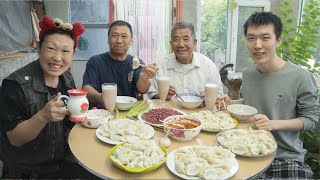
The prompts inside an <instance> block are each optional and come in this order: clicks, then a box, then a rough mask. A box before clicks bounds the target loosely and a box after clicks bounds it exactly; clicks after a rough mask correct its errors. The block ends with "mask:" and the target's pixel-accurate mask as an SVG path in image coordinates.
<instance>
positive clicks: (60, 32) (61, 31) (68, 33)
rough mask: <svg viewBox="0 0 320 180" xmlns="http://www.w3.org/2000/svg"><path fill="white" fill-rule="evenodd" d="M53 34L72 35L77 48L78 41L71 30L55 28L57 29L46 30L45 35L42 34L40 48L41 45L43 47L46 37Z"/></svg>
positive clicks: (74, 46)
mask: <svg viewBox="0 0 320 180" xmlns="http://www.w3.org/2000/svg"><path fill="white" fill-rule="evenodd" d="M51 34H64V35H68V36H70V38H71V39H72V40H73V43H74V45H73V49H76V47H77V45H76V42H75V41H74V38H73V36H72V33H71V31H65V30H63V29H55V30H49V31H46V32H45V33H44V34H43V36H41V37H40V39H39V48H40V49H41V47H42V44H43V42H44V39H45V38H46V37H47V36H49V35H51Z"/></svg>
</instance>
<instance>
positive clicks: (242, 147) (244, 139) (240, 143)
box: [217, 128, 277, 156]
mask: <svg viewBox="0 0 320 180" xmlns="http://www.w3.org/2000/svg"><path fill="white" fill-rule="evenodd" d="M217 141H218V142H219V143H220V144H221V145H222V146H224V147H226V148H228V149H230V150H231V151H232V152H233V153H235V154H238V155H243V156H263V155H268V154H270V153H272V152H274V151H275V150H276V149H277V143H276V142H275V141H274V140H273V139H272V138H271V137H270V136H269V135H268V131H265V130H252V129H251V128H249V129H248V130H245V129H232V130H228V131H225V132H222V133H219V134H218V136H217Z"/></svg>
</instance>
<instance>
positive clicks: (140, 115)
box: [137, 108, 187, 128]
mask: <svg viewBox="0 0 320 180" xmlns="http://www.w3.org/2000/svg"><path fill="white" fill-rule="evenodd" d="M152 109H160V108H152ZM168 109H172V108H168ZM172 110H175V111H178V112H179V113H181V114H182V115H187V113H185V112H183V111H181V110H178V109H172ZM145 113H147V112H145ZM143 114H144V113H142V114H139V115H138V117H137V118H138V119H139V120H142V121H143V122H145V123H146V124H149V125H151V126H155V127H161V128H162V127H163V125H162V124H153V123H151V122H148V121H145V120H144V119H143V118H142V115H143ZM162 120H163V119H162Z"/></svg>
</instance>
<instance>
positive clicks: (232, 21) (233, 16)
mask: <svg viewBox="0 0 320 180" xmlns="http://www.w3.org/2000/svg"><path fill="white" fill-rule="evenodd" d="M231 3H237V6H236V8H234V9H231V8H230V6H231ZM239 6H240V7H243V6H245V7H254V8H256V7H257V8H263V11H270V6H271V2H270V0H250V1H247V0H233V1H229V2H228V19H229V21H228V36H227V64H229V63H230V64H234V69H235V68H236V65H237V64H236V58H237V49H238V47H237V41H238V22H239Z"/></svg>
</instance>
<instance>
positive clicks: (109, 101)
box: [102, 83, 117, 114]
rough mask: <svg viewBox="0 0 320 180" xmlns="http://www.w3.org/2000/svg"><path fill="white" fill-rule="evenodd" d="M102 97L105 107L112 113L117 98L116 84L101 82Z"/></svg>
mask: <svg viewBox="0 0 320 180" xmlns="http://www.w3.org/2000/svg"><path fill="white" fill-rule="evenodd" d="M102 98H103V103H104V106H105V108H106V109H107V110H108V111H109V112H110V113H111V114H113V111H114V107H115V106H116V100H117V84H116V83H104V84H102Z"/></svg>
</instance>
